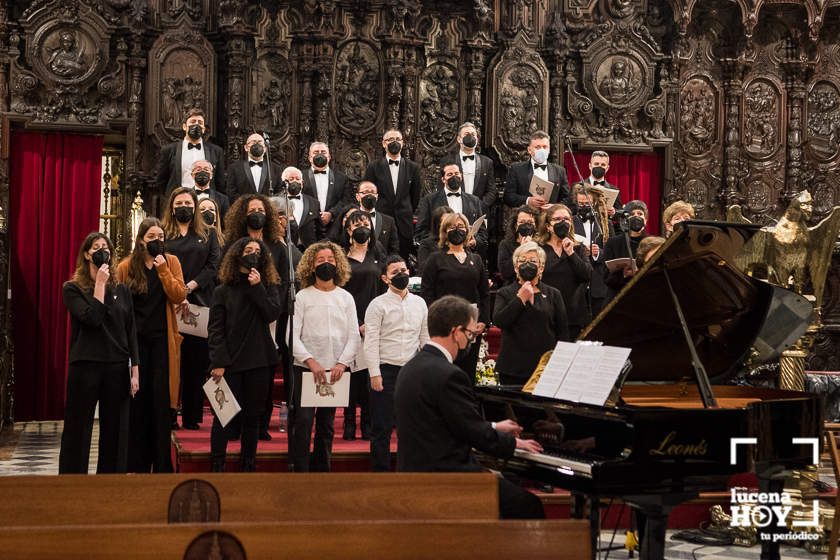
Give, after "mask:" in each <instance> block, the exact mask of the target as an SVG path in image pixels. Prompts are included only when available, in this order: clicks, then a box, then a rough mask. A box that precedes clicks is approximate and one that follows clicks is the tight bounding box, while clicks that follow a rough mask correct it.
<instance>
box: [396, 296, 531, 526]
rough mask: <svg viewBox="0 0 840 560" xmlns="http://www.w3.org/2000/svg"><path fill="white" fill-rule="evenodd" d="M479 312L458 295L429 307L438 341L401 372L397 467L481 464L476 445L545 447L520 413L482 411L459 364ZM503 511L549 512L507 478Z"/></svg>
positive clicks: (500, 452)
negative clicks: (488, 416)
mask: <svg viewBox="0 0 840 560" xmlns="http://www.w3.org/2000/svg"><path fill="white" fill-rule="evenodd" d="M476 318H477V311H476V310H475V308H474V307H473V306H472V305H471V304H470V303H469V302H467V301H466V300H465V299H463V298H460V297H458V296H444V297H442V298H440V299H438V300H437V301H435V302H434V303H433V304H432V305H431V307H429V313H428V319H427V325H428V328H429V337H430V338H431V340H430V342H429V343H428V344H426V345H425V346H424V347H423V348H422V349H421V350H420V352H418V353H417V355H415V356H414V357H413V358H411V360H409V361H408V362H407V363H406V364H405V365H404V366H403V367H402V368H401V369H400V371H399V373H398V374H397V384H396V390H395V392H394V411H395V413H396V420H397V431H398V433H399V449H398V452H397V470H398V471H403V472H405V471H409V472H411V471H415V472H434V471H443V472H459V471H466V472H470V471H481V470H483V469H482V468H481V466H480V465H479V464H478V463H477V462H476V460H475V458H474V457H473V454H472V448H476V449H478V450H480V451H482V452H484V453H487V454H489V455H494V456H496V457H500V458H503V459H504V458H509V457H511V456H512V455H513V451H514V449H522V450H525V451H528V452H531V453H540V452H542V446H541V445H540V444H539V443H537V442H536V441H533V440H523V439H519V437H518V436H519V434H520V433H521V432H522V428H521V427H520V426H519V425H518V424H517V423H516V422H514V421H513V420H500V421H498V422H488V421H487V420H485V419H484V418H482V417H481V414H479V412H478V403H477V402H476V399H475V393H474V392H473V387H472V382H471V381H470V378H469V377H468V376H467V374H466V373H464V371H463V370H462V369H461V368H459V367H458V366H456V365H454V364H453V363H452V362H453V360H454V359H455V356H456V355H458V354H460V353H462V352H465V351H467V350H469V347H470V345H471V344H472V343H473V342H474V341H475V338H476V335H477V331H476V328H477V326H478V324H477V323H476ZM499 516H500V517H501V518H541V517H544V516H545V513H544V512H543V508H542V503H541V502H540V500H539V499H538V498H537V497H536V496H534V495H533V494H531V493H530V492H527V491H526V490H523V489H522V488H521V487H519V486H517V485H515V484H513V483H511V482H509V481H507V480H505V479H504V478H500V479H499Z"/></svg>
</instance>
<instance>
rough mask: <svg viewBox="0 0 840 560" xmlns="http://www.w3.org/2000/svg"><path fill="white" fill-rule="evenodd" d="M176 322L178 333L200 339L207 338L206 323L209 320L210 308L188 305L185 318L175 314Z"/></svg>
mask: <svg viewBox="0 0 840 560" xmlns="http://www.w3.org/2000/svg"><path fill="white" fill-rule="evenodd" d="M175 318H176V319H177V321H178V332H180V333H181V334H189V335H192V336H198V337H200V338H207V321H208V320H209V319H210V308H209V307H202V306H200V305H192V304H190V310H189V311H188V312H187V313H186V316H184V315H182V314H181V313H175Z"/></svg>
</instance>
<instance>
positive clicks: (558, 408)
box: [477, 221, 823, 560]
mask: <svg viewBox="0 0 840 560" xmlns="http://www.w3.org/2000/svg"><path fill="white" fill-rule="evenodd" d="M755 231H756V226H752V225H742V224H728V223H722V222H701V221H693V222H684V223H683V225H682V227H680V228H678V229H677V231H676V232H675V233H674V234H673V235H672V236H671V237H670V238H669V239H668V241H667V242H666V243H665V245H663V246H662V247H661V248H660V250H659V251H658V252H657V253H656V254H655V256H654V257H653V258H652V259H651V260H650V261H649V262H648V263H646V264H645V266H644V267H642V268H641V269H640V270H639V271H638V272H637V274H636V275H635V276H634V277H633V278H632V280H631V281H630V282H629V283H628V285H627V286H625V288H624V289H623V290H622V291H621V292H620V293H619V294H618V296H617V297H616V298H615V299H614V300H613V301H612V302H611V303H610V304H609V305H608V306H607V307H606V308H605V309H604V310H603V311H602V312H601V313H600V314H599V315H598V317H596V318H595V320H594V321H593V322H592V323H591V324H590V325H589V326H588V327H587V328H586V329H585V330H584V331H583V332H582V333H581V335H580V337H579V338H580V339H581V340H591V341H601V342H603V343H604V344H606V345H610V346H622V347H627V348H631V349H632V351H631V353H630V357H629V362H630V364H628V365H629V366H630V367H629V372H627V373H624V374H622V376H620V377H619V381H618V382H617V384H616V387H614V390H613V395H614V396H613V397H611V399H610V401H608V402H607V404H606V405H605V406H592V405H586V404H581V403H575V402H568V401H562V400H556V399H550V398H544V397H537V396H534V395H531V394H530V393H525V392H522V391H521V390H520V388H516V387H498V388H494V387H487V388H477V393H478V398H479V402H480V404H481V406H482V409H483V412H484V414H485V417H486V418H487V419H488V420H499V419H502V418H512V419H514V420H516V421H517V422H518V423H519V424H520V425H521V426H522V427H523V428H524V433H523V436H522V437H523V438H534V439H537V440H539V441H540V443H541V444H542V445H543V447H544V452H543V453H541V454H530V453H525V452H520V451H519V450H517V452H516V454H515V455H514V457H513V458H511V459H508V460H506V461H500V460H493V459H491V458H489V457H482V458H481V460H482V461H483V462H485V463H486V464H487V465H488V466H491V467H493V468H496V469H498V470H501V471H509V472H513V473H516V474H519V475H521V476H523V477H525V478H528V479H531V480H536V481H541V482H544V483H548V484H551V485H554V486H557V487H560V488H566V489H569V490H572V491H574V492H576V493H579V494H583V495H586V496H588V497H590V498H592V499H593V500H599V499H602V498H620V499H622V500H623V501H624V502H626V503H628V504H630V505H631V506H632V507H633V508H634V509H635V510H637V511H638V512H640V513H643V514H644V515H643V516H642V518H643V519H645V520H646V521H645V523H644V532H643V534H642V538H641V541H642V542H641V546H642V548H641V551H640V556H641V558H642V559H643V560H658V559H661V558H663V555H664V546H665V529H666V527H667V520H668V513H669V511H670V510H671V509H672V508H673V507H674V506H676V505H678V504H680V503H682V502H684V501H686V500H690V499H692V498H694V497H696V496H697V495H698V493H700V492H703V491H715V490H725V489H726V488H727V481H728V479H729V478H730V477H731V475H733V474H736V473H744V472H754V473H755V474H756V475H757V476H758V480H759V489H760V490H762V491H765V492H781V491H782V487H783V483H784V478H785V476H786V474H787V473H788V472H789V471H790V470H792V469H801V468H804V467H807V466H808V465H810V464H812V462H813V456H814V449H813V446H812V445H807V444H802V443H796V442H795V440H794V438H815V439H816V442H817V444H816V445H817V446H819V445H820V443H819V442H821V434H822V427H823V418H822V404H821V401H820V398H819V397H818V396H815V395H810V394H807V393H800V392H794V391H785V390H779V389H770V388H755V387H749V386H736V385H726V384H724V383H726V382H727V381H728V380H730V379H731V378H732V376H733V375H734V374H735V373H736V372H737V371H738V369H739V367H740V366H741V365H742V364H743V363H744V361H745V359H746V358H747V357H748V356H749V354H750V352H753V353H754V357H755V358H756V359H758V360H772V359H775V358H777V357H778V355H779V353H780V352H781V351H782V350H784V349H785V348H787V347H788V346H790V345H792V344H793V343H794V342H795V341H796V340H797V339H798V338H799V337H800V336H801V335H802V334H803V332H804V331H805V329H806V328H807V326H808V324H809V322H810V320H811V316H812V312H813V309H812V306H811V304H810V303H809V302H808V301H807V300H805V299H804V298H802V297H800V296H798V295H796V294H794V293H793V292H790V291H788V290H784V289H782V288H778V287H774V286H771V285H769V284H767V283H765V282H762V281H759V280H756V279H753V278H751V277H750V276H747V275H745V274H744V273H743V272H742V271H740V270H739V269H737V268H736V267H735V265H734V257H735V256H736V255H737V254H738V253H739V251H740V250H741V249H742V247H743V245H744V243H746V241H747V240H749V238H750V237H751V236H752V235H753V233H754V232H755ZM733 438H756V444H755V445H737V446H736V447H735V462H734V464H733V463H732V462H731V456H730V454H731V452H732V448H733V446H732V441H733ZM817 451H819V447H818V449H817ZM596 503H597V502H596ZM592 513H593V514H592V516H591V519H592V521H593V525H595V524H596V521H597V518H598V513H597V508H596V509H595V510H594V511H593V512H592ZM596 528H597V527H596V526H595V527H593V538H594V534H595V531H594V529H596ZM766 531H767V532H771V533H772V532H773V531H786V529H784V528H782V529H778V528H768V529H766ZM768 538H771V542H766V541H764V542H763V544H762V556H761V557H762V559H768V560H775V559H778V558H780V556H779V545H778V543H775V544H774V543H773V542H772V535H768ZM593 550H595V547H594V546H593Z"/></svg>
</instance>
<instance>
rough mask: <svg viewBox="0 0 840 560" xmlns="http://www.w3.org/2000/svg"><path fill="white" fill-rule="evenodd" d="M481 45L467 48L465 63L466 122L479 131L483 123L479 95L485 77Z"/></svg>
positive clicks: (484, 51) (485, 71) (483, 54)
mask: <svg viewBox="0 0 840 560" xmlns="http://www.w3.org/2000/svg"><path fill="white" fill-rule="evenodd" d="M486 50H487V49H486V48H484V47H482V46H481V45H470V46H469V55H468V56H469V62H468V63H467V120H468V121H470V122H471V123H473V124H474V125H475V127H476V128H477V129H478V130H479V131H480V130H481V125H482V123H483V122H484V118H483V115H484V105H483V103H482V101H481V93H482V92H483V91H484V80H485V78H486V76H487V52H486Z"/></svg>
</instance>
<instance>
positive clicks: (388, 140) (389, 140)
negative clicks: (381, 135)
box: [385, 136, 403, 142]
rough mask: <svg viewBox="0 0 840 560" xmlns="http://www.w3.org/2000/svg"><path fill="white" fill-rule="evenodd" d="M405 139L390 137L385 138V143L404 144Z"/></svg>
mask: <svg viewBox="0 0 840 560" xmlns="http://www.w3.org/2000/svg"><path fill="white" fill-rule="evenodd" d="M402 141H403V139H402V137H401V136H389V137H388V138H385V142H402Z"/></svg>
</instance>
